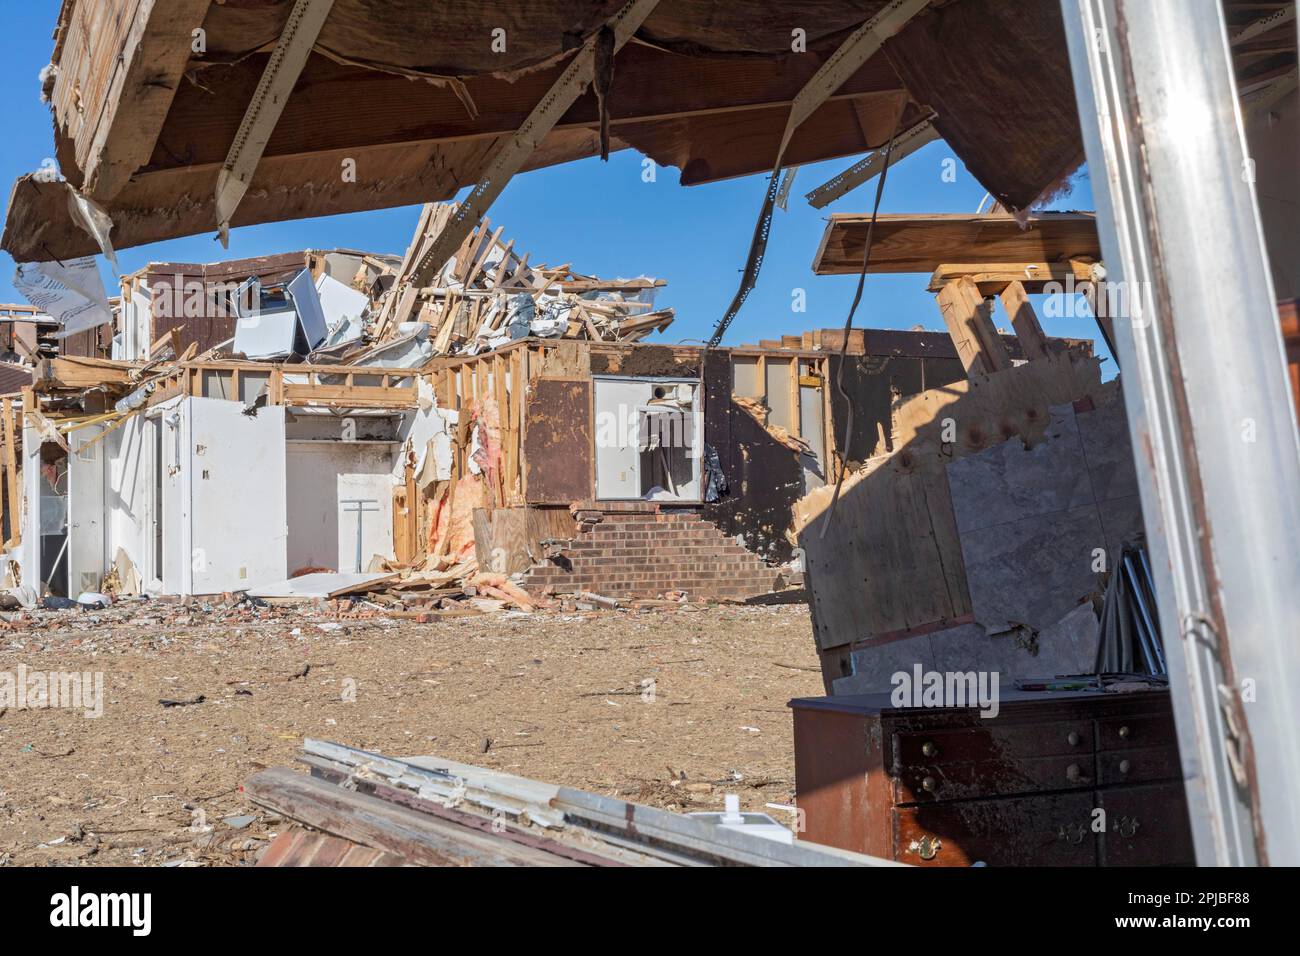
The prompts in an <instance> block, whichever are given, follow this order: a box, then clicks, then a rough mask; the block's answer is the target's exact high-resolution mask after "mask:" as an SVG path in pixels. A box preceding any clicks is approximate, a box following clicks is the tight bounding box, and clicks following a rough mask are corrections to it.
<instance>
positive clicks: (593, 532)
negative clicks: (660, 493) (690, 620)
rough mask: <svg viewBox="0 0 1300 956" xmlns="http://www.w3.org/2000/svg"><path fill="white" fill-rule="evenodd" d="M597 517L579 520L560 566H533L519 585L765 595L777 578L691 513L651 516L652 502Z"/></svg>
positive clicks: (613, 592) (622, 593) (634, 593)
mask: <svg viewBox="0 0 1300 956" xmlns="http://www.w3.org/2000/svg"><path fill="white" fill-rule="evenodd" d="M585 510H587V511H597V510H599V511H601V512H602V513H603V520H601V521H600V522H598V523H595V524H591V525H585V526H580V530H579V532H578V534H577V536H575V537H574V538H573V539H572V540H571V541H570V542H569V546H568V547H567V548H566V550H565V557H566V558H567V559H568V562H567V567H566V566H562V565H560V564H557V563H555V562H543V563H541V564H537V565H534V566H533V567H532V568H531V569H530V570H529V571H528V572H527V573H526V574H525V576H524V587H526V588H533V589H536V590H549V591H552V592H554V593H565V592H572V591H596V592H599V593H601V594H606V595H608V596H610V597H653V596H654V595H656V594H662V593H663V592H665V591H686V592H688V594H690V595H691V596H695V597H728V598H744V597H750V596H755V595H759V594H766V593H768V592H769V591H771V590H772V588H773V586H774V585H775V583H776V580H777V578H778V572H777V570H776V569H775V568H770V567H768V566H767V564H766V563H765V562H764V561H763V560H762V559H761V558H760V557H758V556H757V555H756V554H754V553H752V552H751V551H749V550H747V549H746V548H744V547H742V546H741V545H739V544H737V543H736V541H735V539H733V538H732V537H730V536H728V535H726V534H724V533H723V532H722V531H720V530H719V529H718V528H716V527H715V526H713V525H712V524H710V523H708V522H707V521H706V520H705V519H703V518H702V517H700V516H699V515H698V514H659V513H656V511H655V509H654V507H653V506H650V507H646V506H643V505H637V506H635V507H634V508H622V507H620V508H617V509H596V508H592V507H587V508H586V509H585Z"/></svg>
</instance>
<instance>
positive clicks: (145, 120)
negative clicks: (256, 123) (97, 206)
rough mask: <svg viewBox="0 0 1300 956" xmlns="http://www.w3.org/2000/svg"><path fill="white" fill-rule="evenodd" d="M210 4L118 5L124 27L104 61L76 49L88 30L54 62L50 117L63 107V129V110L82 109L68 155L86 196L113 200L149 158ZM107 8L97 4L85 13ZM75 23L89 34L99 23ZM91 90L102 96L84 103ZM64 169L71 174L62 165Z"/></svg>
mask: <svg viewBox="0 0 1300 956" xmlns="http://www.w3.org/2000/svg"><path fill="white" fill-rule="evenodd" d="M210 5H211V0H138V2H136V3H135V4H134V10H132V11H122V12H121V15H122V16H124V17H129V19H128V20H127V21H126V22H127V23H128V24H129V27H128V31H127V33H126V36H125V37H124V39H123V41H122V44H121V46H120V48H119V49H118V50H117V54H116V56H115V57H114V58H113V59H112V60H111V61H110V62H109V64H108V65H107V66H106V67H104V66H98V65H97V64H96V62H95V61H94V59H92V58H90V57H89V55H88V54H86V53H84V52H82V51H83V50H84V49H85V47H84V46H83V44H87V43H89V42H90V41H91V40H93V39H94V37H93V36H89V37H82V38H81V39H80V40H79V41H78V42H77V43H76V44H74V48H75V49H77V51H78V52H77V59H76V60H68V61H65V62H64V63H62V64H61V67H62V68H61V70H60V73H59V76H58V79H57V80H56V81H55V90H54V94H53V101H54V104H55V109H56V116H58V115H59V114H63V115H62V116H60V125H62V126H64V127H65V128H68V129H70V127H69V125H68V123H67V122H66V120H67V119H68V118H69V112H68V111H69V110H71V111H73V112H76V113H79V114H82V115H81V116H80V122H78V123H77V125H76V131H75V134H74V145H73V155H74V156H75V159H76V162H77V165H78V167H79V170H80V174H81V179H80V183H81V185H82V186H83V191H84V192H85V194H86V195H88V196H89V197H90V198H92V199H94V200H96V201H97V202H104V201H106V200H109V199H112V198H113V197H114V196H116V195H117V194H118V193H119V192H121V190H122V188H123V187H124V186H125V185H126V184H127V182H128V181H129V180H130V178H131V176H132V175H133V174H134V173H135V172H136V170H138V169H140V168H141V167H142V166H144V165H146V164H147V163H148V162H149V157H150V155H151V154H152V153H153V150H154V144H155V143H157V141H158V134H159V133H160V132H161V130H162V127H163V123H164V122H165V121H166V119H167V114H168V111H169V110H170V109H171V104H172V100H173V98H174V97H175V96H176V91H177V89H178V88H179V87H180V83H181V77H182V75H183V74H184V72H185V66H186V64H187V63H188V62H189V58H190V54H191V52H192V47H193V43H194V37H193V31H194V30H195V29H196V28H198V27H199V26H201V25H202V23H203V18H204V16H205V15H206V13H207V11H208V7H209V6H210ZM105 7H107V4H106V5H105ZM107 12H109V11H107V10H106V9H100V10H97V11H95V13H94V14H92V15H91V16H100V15H104V14H105V13H107ZM83 21H84V18H83ZM72 26H73V25H70V28H72ZM75 27H76V29H77V30H79V31H81V30H84V31H86V32H88V33H91V34H93V33H95V32H97V30H99V29H100V26H98V25H96V24H93V23H87V22H80V23H77V24H75ZM82 57H85V59H84V60H83V59H82ZM97 69H98V70H99V71H100V72H101V75H100V76H98V77H94V78H93V82H87V80H88V79H90V75H89V74H90V71H95V70H97ZM91 89H93V90H102V91H103V92H102V96H101V97H99V98H98V100H97V101H95V100H92V101H91V102H90V103H89V104H86V103H85V102H84V101H83V100H82V94H83V93H84V92H85V91H87V90H91ZM87 105H88V106H89V107H90V108H89V109H88V110H87V109H85V107H86V106H87ZM78 107H80V109H78ZM64 175H66V176H68V178H69V179H73V178H74V176H75V174H74V173H73V171H71V170H66V169H65V170H64Z"/></svg>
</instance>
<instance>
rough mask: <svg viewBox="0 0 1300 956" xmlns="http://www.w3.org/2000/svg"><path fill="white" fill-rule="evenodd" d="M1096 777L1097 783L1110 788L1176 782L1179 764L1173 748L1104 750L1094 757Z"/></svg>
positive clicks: (1178, 776) (1180, 773) (1176, 753)
mask: <svg viewBox="0 0 1300 956" xmlns="http://www.w3.org/2000/svg"><path fill="white" fill-rule="evenodd" d="M1097 773H1098V775H1099V780H1098V782H1099V783H1101V784H1102V785H1103V786H1110V785H1112V784H1116V783H1145V782H1147V781H1153V780H1178V779H1180V778H1181V777H1182V766H1181V765H1180V764H1179V762H1178V749H1177V748H1176V747H1143V748H1141V749H1137V748H1133V749H1129V750H1106V751H1103V752H1102V753H1100V754H1098V755H1097Z"/></svg>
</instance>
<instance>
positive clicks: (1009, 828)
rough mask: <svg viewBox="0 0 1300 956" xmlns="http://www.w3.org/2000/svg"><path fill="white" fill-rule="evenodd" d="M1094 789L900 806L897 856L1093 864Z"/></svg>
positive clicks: (922, 862)
mask: <svg viewBox="0 0 1300 956" xmlns="http://www.w3.org/2000/svg"><path fill="white" fill-rule="evenodd" d="M1092 809H1093V794H1092V792H1091V791H1089V792H1087V793H1079V794H1073V793H1071V794H1055V795H1052V796H1041V797H1024V798H1011V799H1001V800H974V801H970V802H967V803H952V804H935V805H932V806H922V807H898V808H895V809H894V811H893V813H894V834H893V835H894V859H895V860H897V861H898V862H900V863H912V864H916V865H917V866H970V865H971V864H972V863H977V862H983V863H987V864H988V865H989V866H1095V865H1096V864H1097V836H1098V835H1097V834H1095V833H1093V832H1092V828H1091V821H1092Z"/></svg>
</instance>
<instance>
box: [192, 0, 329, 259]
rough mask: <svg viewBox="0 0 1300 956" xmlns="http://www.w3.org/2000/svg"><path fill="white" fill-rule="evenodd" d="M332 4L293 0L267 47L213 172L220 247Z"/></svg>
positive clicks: (324, 0)
mask: <svg viewBox="0 0 1300 956" xmlns="http://www.w3.org/2000/svg"><path fill="white" fill-rule="evenodd" d="M333 7H334V0H297V2H296V3H295V4H294V5H293V9H292V10H291V11H290V12H289V19H288V20H287V21H286V22H285V25H284V30H283V32H281V34H280V39H279V40H278V41H277V42H276V44H275V49H274V50H273V51H271V58H270V59H269V60H268V61H267V63H266V69H265V70H263V71H262V78H261V79H260V80H258V82H257V89H256V90H254V91H253V98H252V100H251V101H250V102H249V104H248V109H246V110H245V111H244V118H243V119H242V120H241V121H240V123H239V130H238V132H236V133H235V138H234V139H233V140H231V142H230V151H229V152H228V153H227V154H226V161H225V162H224V163H223V164H222V165H221V171H220V172H219V173H218V174H217V195H216V210H217V236H218V238H219V239H220V240H221V245H222V248H226V247H227V246H228V245H229V239H230V218H231V216H233V215H234V214H235V210H236V209H237V208H239V203H240V200H242V199H243V198H244V193H246V192H247V191H248V185H249V183H251V182H252V181H253V174H254V173H255V172H256V171H257V164H258V162H259V161H260V160H261V158H262V153H263V152H264V151H265V150H266V144H267V143H268V142H270V140H271V134H272V133H273V132H275V124H276V123H278V122H279V120H280V114H281V113H282V112H284V106H285V104H286V103H288V102H289V94H291V93H292V92H293V87H294V84H295V83H297V82H298V77H299V76H300V75H301V74H302V68H303V67H304V66H306V65H307V57H308V56H310V55H311V49H312V46H313V45H314V44H315V43H316V38H317V37H318V36H320V31H321V28H322V27H323V26H324V25H325V20H326V18H327V17H328V16H329V14H330V10H331V9H333Z"/></svg>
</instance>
